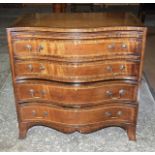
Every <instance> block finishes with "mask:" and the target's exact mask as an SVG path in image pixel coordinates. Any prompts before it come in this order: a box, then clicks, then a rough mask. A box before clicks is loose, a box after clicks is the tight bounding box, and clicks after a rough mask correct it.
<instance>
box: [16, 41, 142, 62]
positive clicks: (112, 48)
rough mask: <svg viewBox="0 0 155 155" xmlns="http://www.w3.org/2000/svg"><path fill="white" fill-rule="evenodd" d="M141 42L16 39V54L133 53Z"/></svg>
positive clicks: (60, 56) (62, 56) (85, 54)
mask: <svg viewBox="0 0 155 155" xmlns="http://www.w3.org/2000/svg"><path fill="white" fill-rule="evenodd" d="M140 47H141V42H140V41H137V40H136V39H131V38H124V39H118V38H117V39H98V40H46V39H44V40H39V39H38V40H33V39H32V40H31V39H30V40H15V41H14V42H13V49H14V54H15V56H19V57H26V56H53V57H57V58H66V59H67V58H78V59H79V61H80V59H81V58H89V57H100V56H101V57H102V56H108V55H121V56H122V54H124V55H128V54H129V55H131V54H137V52H140Z"/></svg>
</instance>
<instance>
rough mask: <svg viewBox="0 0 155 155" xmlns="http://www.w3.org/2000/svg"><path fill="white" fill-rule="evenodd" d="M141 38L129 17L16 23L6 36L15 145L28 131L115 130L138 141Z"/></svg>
mask: <svg viewBox="0 0 155 155" xmlns="http://www.w3.org/2000/svg"><path fill="white" fill-rule="evenodd" d="M92 21H93V22H92ZM146 33H147V28H146V27H144V26H143V25H142V24H141V23H140V22H139V20H138V19H137V18H136V17H135V16H134V15H131V14H128V13H118V14H117V13H116V14H112V13H75V14H68V13H66V14H63V13H62V14H61V13H60V14H38V13H36V14H31V15H24V16H22V17H20V18H19V19H17V20H16V21H15V23H14V24H13V25H12V26H10V27H9V28H7V34H8V45H9V54H10V64H11V70H12V77H13V85H14V94H15V100H16V110H17V116H18V122H19V138H25V137H26V133H27V131H28V129H29V128H30V127H32V126H34V125H45V126H48V127H52V128H54V129H56V130H59V131H61V132H64V133H72V132H75V131H78V132H81V133H89V132H93V131H96V130H99V129H101V128H104V127H108V126H119V127H122V128H123V129H125V130H126V131H127V134H128V137H129V140H136V124H137V115H138V102H139V101H138V99H139V86H140V81H141V76H142V70H143V60H144V51H145V41H146Z"/></svg>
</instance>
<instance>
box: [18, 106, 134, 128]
mask: <svg viewBox="0 0 155 155" xmlns="http://www.w3.org/2000/svg"><path fill="white" fill-rule="evenodd" d="M19 114H20V119H21V121H22V122H27V121H31V122H33V121H48V122H51V123H60V124H66V125H88V124H93V123H97V122H104V121H116V122H117V121H119V122H134V121H135V120H136V114H137V106H136V105H130V104H118V103H114V104H110V105H106V106H99V107H91V108H83V109H71V108H62V107H61V108H60V107H54V106H49V105H40V104H37V103H36V104H35V103H33V104H31V105H28V104H27V105H21V106H20V109H19Z"/></svg>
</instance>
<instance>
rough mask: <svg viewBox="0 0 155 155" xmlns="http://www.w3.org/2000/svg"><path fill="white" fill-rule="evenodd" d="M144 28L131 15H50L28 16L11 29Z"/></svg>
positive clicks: (36, 14) (37, 14)
mask: <svg viewBox="0 0 155 155" xmlns="http://www.w3.org/2000/svg"><path fill="white" fill-rule="evenodd" d="M122 26H124V27H128V26H129V27H143V25H142V23H141V22H140V21H139V20H138V19H137V18H136V17H135V16H134V15H132V14H130V13H50V14H42V13H35V14H26V15H24V16H22V17H20V18H19V19H18V20H16V22H15V23H14V24H13V25H12V26H11V27H18V28H19V27H20V28H25V27H27V28H45V27H46V28H53V29H64V30H65V29H76V30H78V29H79V30H80V29H81V30H82V29H92V28H93V29H95V28H101V27H122Z"/></svg>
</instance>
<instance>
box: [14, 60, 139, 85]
mask: <svg viewBox="0 0 155 155" xmlns="http://www.w3.org/2000/svg"><path fill="white" fill-rule="evenodd" d="M15 75H16V79H32V78H35V79H36V78H37V79H49V80H55V81H64V82H90V81H99V80H106V79H134V80H138V78H139V62H132V61H125V60H115V61H99V62H92V63H60V62H53V61H37V60H34V61H16V63H15Z"/></svg>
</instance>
